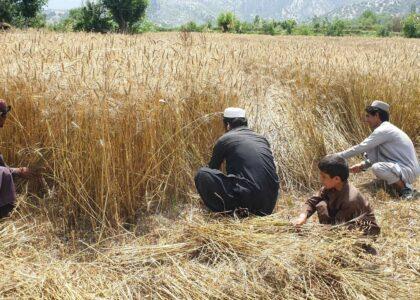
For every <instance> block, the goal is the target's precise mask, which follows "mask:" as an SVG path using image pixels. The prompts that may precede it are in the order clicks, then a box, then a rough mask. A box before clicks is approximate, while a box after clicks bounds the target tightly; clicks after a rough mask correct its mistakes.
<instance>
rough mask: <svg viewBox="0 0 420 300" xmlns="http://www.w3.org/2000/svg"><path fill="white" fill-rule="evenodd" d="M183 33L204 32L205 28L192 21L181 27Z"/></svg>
mask: <svg viewBox="0 0 420 300" xmlns="http://www.w3.org/2000/svg"><path fill="white" fill-rule="evenodd" d="M181 31H187V32H202V31H203V27H201V26H198V25H197V23H195V22H193V21H191V22H188V23H187V24H184V25H182V26H181Z"/></svg>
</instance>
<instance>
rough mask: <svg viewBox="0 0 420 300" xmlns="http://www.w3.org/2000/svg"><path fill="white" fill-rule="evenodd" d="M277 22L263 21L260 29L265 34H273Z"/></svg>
mask: <svg viewBox="0 0 420 300" xmlns="http://www.w3.org/2000/svg"><path fill="white" fill-rule="evenodd" d="M276 26H277V24H276V23H275V22H274V21H264V23H263V25H262V30H263V32H264V33H265V34H269V35H275V34H276V32H277V30H276Z"/></svg>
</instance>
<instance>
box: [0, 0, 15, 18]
mask: <svg viewBox="0 0 420 300" xmlns="http://www.w3.org/2000/svg"><path fill="white" fill-rule="evenodd" d="M15 14H16V7H15V5H14V3H13V2H12V1H11V0H0V22H7V23H12V21H13V18H14V16H15Z"/></svg>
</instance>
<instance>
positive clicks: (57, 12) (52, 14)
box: [44, 9, 69, 24]
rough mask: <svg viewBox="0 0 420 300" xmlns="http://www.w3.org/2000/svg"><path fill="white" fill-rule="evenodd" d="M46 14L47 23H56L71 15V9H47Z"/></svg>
mask: <svg viewBox="0 0 420 300" xmlns="http://www.w3.org/2000/svg"><path fill="white" fill-rule="evenodd" d="M44 14H45V16H46V18H47V23H50V24H54V23H58V22H60V21H61V20H62V19H64V18H65V17H67V16H68V15H69V10H66V9H46V10H44Z"/></svg>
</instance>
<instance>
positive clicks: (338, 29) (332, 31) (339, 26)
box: [326, 19, 346, 36]
mask: <svg viewBox="0 0 420 300" xmlns="http://www.w3.org/2000/svg"><path fill="white" fill-rule="evenodd" d="M345 28H346V23H345V22H344V21H343V20H340V19H335V20H334V21H333V22H332V23H331V24H329V25H328V28H327V32H326V34H327V35H329V36H342V35H344V29H345Z"/></svg>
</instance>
